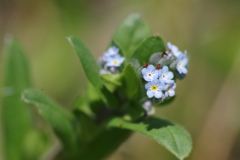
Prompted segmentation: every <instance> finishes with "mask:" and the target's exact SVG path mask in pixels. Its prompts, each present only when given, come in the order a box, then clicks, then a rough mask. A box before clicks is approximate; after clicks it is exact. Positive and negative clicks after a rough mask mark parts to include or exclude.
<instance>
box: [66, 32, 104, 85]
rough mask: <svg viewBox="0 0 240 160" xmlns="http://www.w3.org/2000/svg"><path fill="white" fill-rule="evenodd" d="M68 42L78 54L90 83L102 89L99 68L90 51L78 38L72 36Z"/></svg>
mask: <svg viewBox="0 0 240 160" xmlns="http://www.w3.org/2000/svg"><path fill="white" fill-rule="evenodd" d="M68 41H69V42H70V44H71V45H72V46H73V48H74V50H75V52H76V53H77V55H78V57H79V59H80V61H81V63H82V66H83V69H84V71H85V74H86V76H87V78H88V79H89V81H90V82H91V83H92V85H93V86H94V87H96V88H101V87H102V83H101V78H100V75H99V67H98V65H97V63H96V61H95V59H94V57H93V55H92V54H91V53H90V51H89V49H88V48H87V47H86V45H85V44H84V43H83V42H82V41H81V40H80V39H79V38H78V37H75V36H70V37H68Z"/></svg>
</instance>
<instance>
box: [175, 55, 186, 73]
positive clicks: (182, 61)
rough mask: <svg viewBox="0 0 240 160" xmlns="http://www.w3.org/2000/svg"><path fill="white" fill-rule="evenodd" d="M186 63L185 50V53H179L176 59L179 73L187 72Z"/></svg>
mask: <svg viewBox="0 0 240 160" xmlns="http://www.w3.org/2000/svg"><path fill="white" fill-rule="evenodd" d="M187 64H188V57H187V52H186V51H185V53H184V54H181V55H180V56H179V57H178V58H177V60H176V68H177V71H178V72H179V73H180V74H187V72H188V69H187Z"/></svg>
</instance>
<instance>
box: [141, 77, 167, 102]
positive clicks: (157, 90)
mask: <svg viewBox="0 0 240 160" xmlns="http://www.w3.org/2000/svg"><path fill="white" fill-rule="evenodd" d="M164 87H165V86H164V84H162V83H161V82H160V81H159V80H158V79H154V80H153V81H151V82H148V83H147V84H145V88H146V90H147V96H148V98H152V97H156V98H161V97H162V95H163V94H162V90H164Z"/></svg>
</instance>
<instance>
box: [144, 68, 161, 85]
mask: <svg viewBox="0 0 240 160" xmlns="http://www.w3.org/2000/svg"><path fill="white" fill-rule="evenodd" d="M142 75H143V78H144V79H145V80H146V81H148V82H149V81H153V80H154V79H157V78H158V71H157V70H156V68H155V67H154V66H153V65H149V66H148V67H147V68H143V69H142Z"/></svg>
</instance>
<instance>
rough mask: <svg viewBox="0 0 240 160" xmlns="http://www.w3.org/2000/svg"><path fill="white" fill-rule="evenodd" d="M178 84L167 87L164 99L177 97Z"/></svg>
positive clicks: (167, 85)
mask: <svg viewBox="0 0 240 160" xmlns="http://www.w3.org/2000/svg"><path fill="white" fill-rule="evenodd" d="M175 89H176V83H172V84H166V85H165V94H164V98H167V97H173V96H174V95H175Z"/></svg>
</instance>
